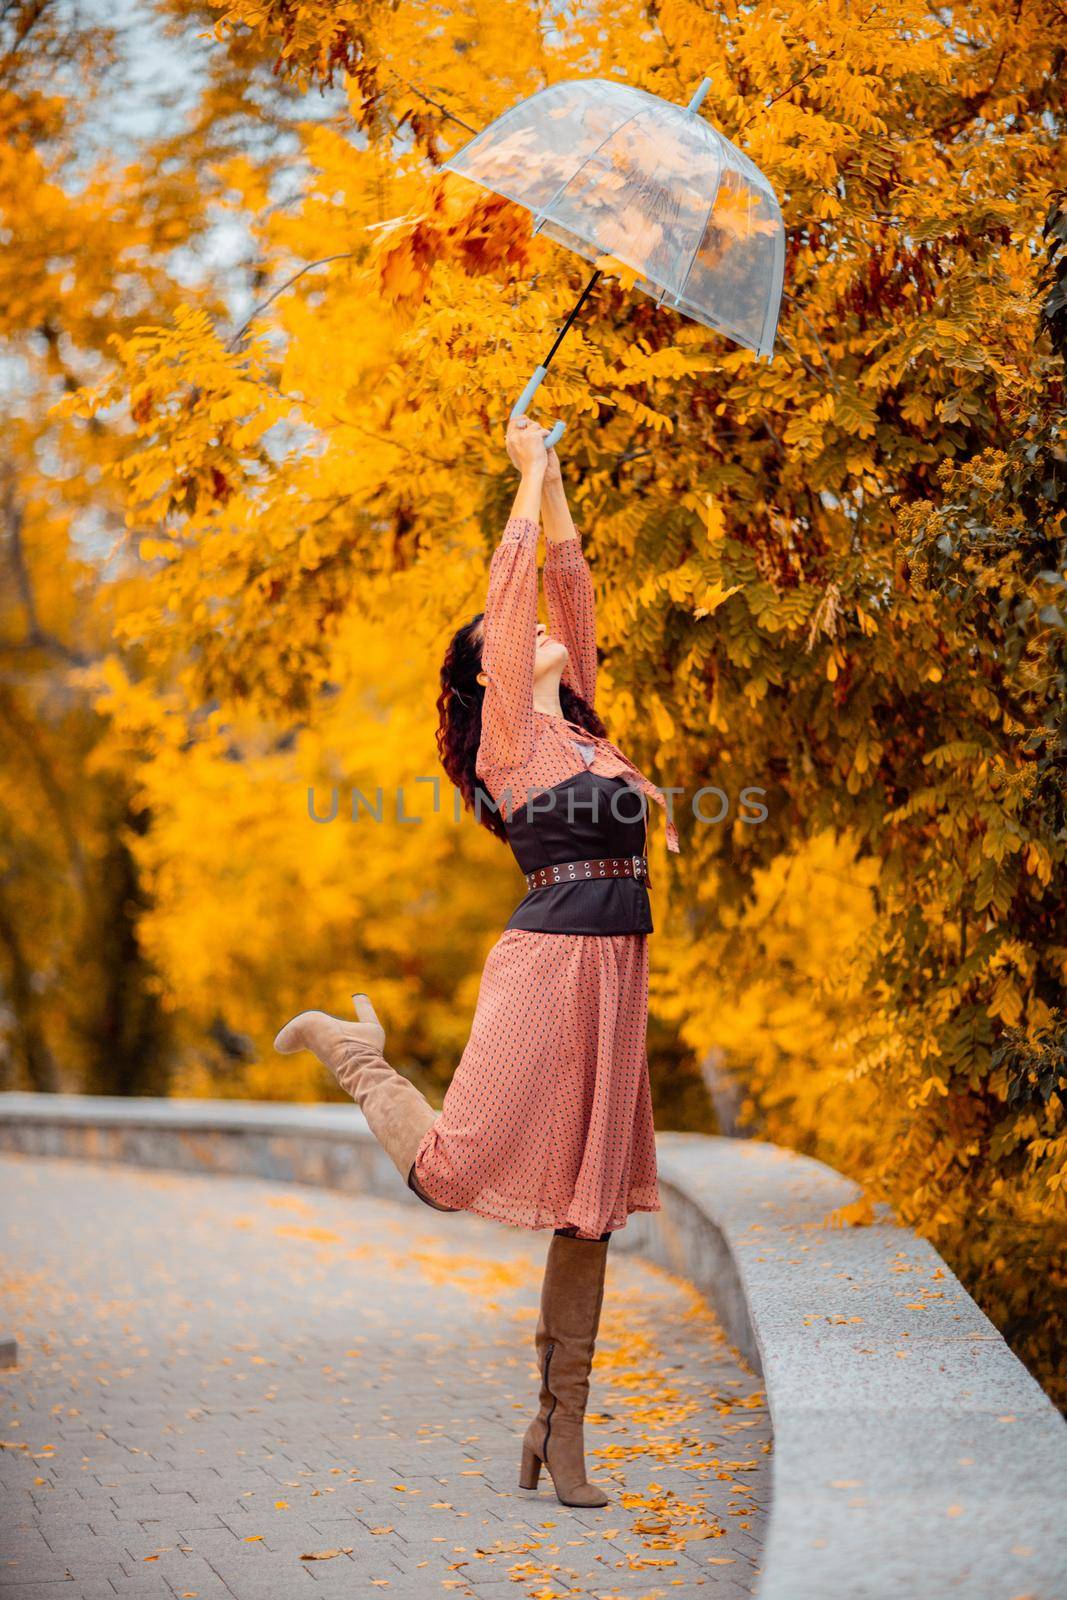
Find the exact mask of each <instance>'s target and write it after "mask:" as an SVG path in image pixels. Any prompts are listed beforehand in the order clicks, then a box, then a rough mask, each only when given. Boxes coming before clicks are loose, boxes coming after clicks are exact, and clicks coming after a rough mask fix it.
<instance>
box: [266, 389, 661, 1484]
mask: <svg viewBox="0 0 1067 1600" xmlns="http://www.w3.org/2000/svg"><path fill="white" fill-rule="evenodd" d="M507 450H508V455H509V456H510V458H511V460H512V462H513V463H514V465H515V466H516V467H517V468H518V470H519V472H520V474H521V481H520V484H519V488H518V491H517V493H516V495H515V499H514V502H513V505H512V508H511V516H510V517H509V519H508V522H507V525H506V526H505V528H504V532H503V535H502V537H501V540H500V543H499V545H498V546H497V549H496V551H495V552H494V555H493V559H492V562H491V564H490V569H489V589H488V595H487V598H486V605H485V611H484V613H480V614H479V615H478V616H476V617H474V618H473V619H472V621H470V622H468V623H466V624H465V626H464V627H462V628H460V629H459V630H458V631H457V633H456V634H455V635H454V636H453V638H452V641H451V643H450V644H449V647H448V651H447V653H446V655H445V660H444V664H443V666H442V668H441V695H440V697H439V700H438V709H439V713H440V725H439V728H438V735H437V742H438V748H439V751H440V754H441V759H442V764H443V765H444V768H445V770H446V772H447V773H448V776H449V777H450V778H451V779H452V781H453V783H454V784H455V785H456V787H457V788H458V789H459V790H460V792H461V793H462V794H463V797H464V801H465V803H466V804H467V806H468V808H470V809H472V810H473V811H474V812H475V815H476V816H477V817H478V819H479V821H481V822H482V823H483V824H484V825H485V826H486V827H487V828H489V829H490V831H491V832H492V833H494V834H496V835H497V836H498V837H499V838H501V839H504V840H506V841H507V843H508V844H509V845H510V847H511V849H512V851H513V853H514V855H515V857H516V859H517V861H518V864H519V866H520V867H521V868H522V870H523V872H524V873H525V874H526V881H527V893H526V895H525V896H524V898H523V899H522V901H521V902H520V904H519V906H518V907H517V908H516V910H515V912H514V913H513V914H512V916H511V918H510V919H509V921H508V923H507V926H506V928H505V929H504V931H503V933H502V935H501V937H500V938H499V939H498V940H497V942H496V944H495V945H494V946H493V948H492V950H490V952H489V955H488V957H487V959H486V963H485V967H484V970H483V972H482V979H481V986H480V989H479V994H478V1003H477V1008H476V1011H475V1016H474V1020H473V1023H472V1027H471V1034H470V1038H469V1040H468V1043H467V1045H466V1048H465V1049H464V1052H463V1055H462V1057H461V1059H460V1062H459V1065H458V1067H457V1068H456V1072H455V1075H454V1076H453V1079H452V1082H451V1083H450V1084H449V1087H448V1090H447V1092H446V1094H445V1097H444V1104H443V1107H442V1110H441V1112H440V1113H439V1114H438V1113H437V1112H435V1111H434V1109H433V1108H432V1107H431V1106H430V1104H429V1102H428V1101H427V1100H426V1099H425V1098H424V1097H423V1095H421V1094H420V1093H419V1091H418V1090H417V1089H416V1088H415V1086H414V1085H413V1084H412V1083H410V1082H408V1080H407V1079H406V1078H403V1077H401V1076H400V1074H399V1073H397V1072H395V1071H394V1070H393V1069H392V1067H390V1066H389V1064H388V1063H387V1062H386V1061H385V1059H384V1056H383V1054H382V1052H383V1049H384V1045H385V1034H384V1031H383V1030H382V1028H381V1025H380V1024H379V1022H378V1019H377V1016H376V1015H375V1012H374V1008H373V1006H372V1005H371V1003H370V1000H369V999H368V998H367V996H366V995H356V996H355V997H354V998H355V1003H356V1014H357V1016H358V1017H359V1021H358V1022H355V1023H351V1022H342V1021H341V1020H339V1019H338V1018H335V1017H329V1016H326V1015H325V1014H324V1013H323V1012H320V1011H306V1012H303V1013H302V1014H301V1015H300V1016H299V1017H296V1018H294V1019H293V1021H292V1022H290V1023H288V1024H287V1025H286V1027H284V1028H283V1029H282V1031H281V1033H279V1035H278V1037H277V1039H276V1040H275V1046H276V1048H277V1049H279V1050H281V1051H286V1052H287V1051H292V1050H299V1049H304V1048H307V1049H311V1050H314V1052H315V1054H316V1055H318V1057H319V1059H320V1060H322V1061H323V1062H324V1063H325V1064H326V1065H327V1066H328V1067H329V1068H330V1070H331V1071H332V1072H333V1073H334V1075H335V1076H336V1077H337V1080H338V1082H339V1083H340V1084H341V1085H342V1087H343V1088H344V1089H346V1090H347V1091H348V1093H350V1094H351V1095H352V1096H353V1097H354V1098H355V1099H356V1100H357V1101H358V1103H359V1104H360V1106H361V1107H362V1109H363V1111H364V1114H365V1116H366V1118H367V1122H368V1124H369V1125H370V1128H371V1130H372V1132H373V1133H374V1134H375V1136H376V1137H377V1138H378V1139H379V1141H380V1142H381V1143H382V1145H383V1146H384V1147H385V1149H386V1150H387V1151H388V1153H389V1155H390V1156H391V1157H392V1159H393V1161H394V1162H395V1164H396V1166H397V1168H398V1170H399V1171H400V1173H401V1175H402V1176H403V1177H404V1178H405V1179H406V1181H407V1183H408V1184H409V1186H410V1187H411V1188H412V1189H413V1191H414V1192H415V1193H416V1194H417V1195H418V1196H419V1197H420V1199H422V1200H424V1201H425V1202H426V1203H427V1204H428V1205H432V1206H434V1207H435V1208H437V1209H438V1210H445V1211H471V1212H476V1213H477V1214H479V1215H481V1216H487V1217H492V1218H494V1219H496V1220H497V1221H501V1222H506V1223H510V1224H511V1225H512V1226H516V1227H523V1228H531V1229H540V1228H549V1227H550V1228H552V1229H553V1234H552V1238H551V1239H550V1241H549V1248H548V1256H547V1260H546V1265H545V1277H544V1283H543V1286H542V1291H541V1306H540V1315H539V1319H538V1325H537V1330H536V1334H535V1348H536V1351H537V1358H538V1368H539V1371H540V1375H541V1394H540V1401H541V1404H540V1410H539V1412H538V1415H537V1417H536V1418H535V1419H534V1420H533V1421H532V1422H531V1423H530V1425H529V1427H528V1428H527V1429H526V1433H525V1436H524V1439H523V1446H522V1462H521V1468H520V1476H519V1484H520V1487H522V1488H526V1489H533V1488H535V1487H536V1486H537V1481H538V1478H539V1476H540V1470H541V1466H542V1464H544V1465H545V1466H547V1468H548V1471H549V1474H550V1476H551V1478H552V1483H553V1487H554V1489H555V1491H556V1495H557V1498H558V1499H559V1500H560V1501H561V1503H562V1504H564V1505H571V1506H602V1505H607V1504H608V1503H609V1501H608V1497H607V1496H606V1495H605V1494H604V1493H603V1492H602V1491H601V1490H600V1489H598V1488H597V1487H596V1486H595V1485H593V1484H591V1483H589V1482H588V1480H587V1478H586V1472H585V1456H584V1446H583V1420H584V1417H585V1411H586V1404H587V1400H588V1394H589V1373H590V1369H591V1367H592V1362H593V1353H594V1349H595V1345H596V1335H597V1330H598V1327H599V1322H600V1308H601V1302H602V1300H603V1296H604V1275H605V1268H606V1264H607V1251H608V1243H609V1240H610V1238H611V1234H612V1232H613V1231H614V1230H615V1229H617V1228H621V1227H623V1226H624V1224H625V1222H626V1218H627V1216H628V1215H629V1213H630V1212H631V1211H657V1210H659V1205H660V1202H659V1191H658V1187H657V1175H656V1146H655V1136H654V1131H653V1125H652V1104H651V1097H650V1093H649V1084H648V1060H647V1056H646V1053H645V1030H646V1025H647V1015H648V949H647V936H648V934H649V933H651V932H652V918H651V914H650V907H649V898H648V887H647V878H648V874H647V861H646V857H645V831H646V823H647V806H646V802H645V797H646V796H649V797H651V798H652V799H654V800H655V801H657V803H658V804H660V805H664V801H663V796H662V795H661V794H660V792H659V791H658V790H657V789H656V788H655V787H654V786H653V785H652V784H651V783H650V782H649V780H648V779H647V778H646V777H645V776H644V775H643V774H642V773H640V772H639V771H638V769H637V768H636V767H635V766H634V765H633V764H632V763H631V762H630V761H628V760H627V759H626V757H625V756H623V755H622V753H621V752H620V751H619V750H618V749H617V748H616V746H615V745H613V744H611V743H610V742H609V740H608V739H607V737H606V732H605V729H604V724H603V723H602V722H601V721H600V718H599V717H598V716H597V713H596V710H595V699H596V673H597V658H596V634H595V626H594V601H593V586H592V581H591V579H590V575H589V569H588V567H587V565H586V562H585V558H584V556H583V554H582V550H581V545H580V543H579V540H578V537H577V534H576V532H575V528H574V523H573V521H572V520H571V516H570V511H569V509H568V506H567V500H566V495H565V493H564V490H563V484H562V479H561V476H560V471H559V462H558V460H557V459H556V455H555V451H549V450H546V448H545V443H544V432H543V430H542V429H541V428H540V427H538V426H537V425H536V424H534V423H533V422H531V421H530V420H529V419H528V418H526V417H519V418H518V419H517V420H515V421H513V422H512V423H511V424H510V425H509V427H508V432H507ZM539 513H543V516H544V523H545V535H546V539H547V551H546V556H545V565H544V582H545V593H546V599H547V602H548V614H549V626H548V628H547V629H546V628H545V627H544V626H543V625H542V624H540V623H539V622H538V621H537V545H538V540H539V533H540V530H539V526H538V515H539ZM667 844H668V848H669V849H671V850H677V849H678V836H677V833H676V831H675V828H674V824H673V822H671V821H670V820H668V822H667Z"/></svg>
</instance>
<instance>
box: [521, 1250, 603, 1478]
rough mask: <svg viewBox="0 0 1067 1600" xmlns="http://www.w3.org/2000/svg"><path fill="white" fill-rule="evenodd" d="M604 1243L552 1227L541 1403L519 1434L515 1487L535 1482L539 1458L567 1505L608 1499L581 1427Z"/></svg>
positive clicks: (538, 1340)
mask: <svg viewBox="0 0 1067 1600" xmlns="http://www.w3.org/2000/svg"><path fill="white" fill-rule="evenodd" d="M608 1243H609V1241H608V1240H607V1239H579V1238H576V1237H575V1236H574V1235H568V1234H562V1233H554V1234H553V1235H552V1238H551V1239H550V1241H549V1245H548V1257H547V1260H546V1262H545V1277H544V1283H543V1285H542V1288H541V1310H540V1316H539V1318H538V1323H537V1331H536V1334H535V1336H534V1342H535V1347H536V1350H537V1364H538V1368H539V1370H540V1373H541V1408H540V1411H539V1412H538V1415H537V1416H536V1417H535V1418H534V1420H533V1422H531V1423H530V1425H529V1427H528V1428H527V1429H526V1433H525V1435H524V1437H523V1441H522V1464H521V1468H520V1472H519V1487H520V1488H521V1489H536V1487H537V1481H538V1478H539V1477H540V1474H541V1466H542V1463H543V1464H544V1465H545V1466H546V1467H547V1468H548V1470H549V1474H550V1475H551V1478H552V1485H553V1488H554V1489H555V1491H556V1498H557V1499H558V1500H559V1501H560V1503H561V1504H562V1505H565V1506H606V1505H610V1503H611V1502H610V1499H609V1497H608V1496H607V1495H606V1494H604V1492H603V1491H602V1490H601V1489H598V1488H597V1487H596V1485H595V1484H592V1483H590V1482H589V1481H588V1479H587V1477H586V1472H585V1447H584V1431H583V1422H584V1418H585V1410H586V1405H587V1402H588V1398H589V1373H590V1369H591V1367H592V1365H593V1354H594V1351H595V1348H596V1336H597V1330H598V1328H599V1326H600V1308H601V1305H602V1303H603V1299H604V1275H605V1271H606V1268H607V1259H608Z"/></svg>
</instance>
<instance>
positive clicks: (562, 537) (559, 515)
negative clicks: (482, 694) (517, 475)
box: [541, 451, 597, 707]
mask: <svg viewBox="0 0 1067 1600" xmlns="http://www.w3.org/2000/svg"><path fill="white" fill-rule="evenodd" d="M554 454H555V452H554V451H551V452H549V460H550V462H551V459H552V456H554ZM541 511H542V515H543V517H544V519H545V539H546V543H547V549H546V552H545V566H544V585H545V600H546V602H547V604H548V631H549V633H550V634H551V635H552V637H553V638H554V639H559V640H560V641H561V642H562V643H563V644H565V645H566V646H567V653H568V658H569V659H568V661H567V665H566V667H565V668H564V669H563V681H564V683H568V684H570V686H571V688H572V689H575V690H577V692H578V694H580V695H581V697H582V699H583V700H585V701H586V702H587V703H588V704H589V705H590V706H593V707H595V705H596V670H597V660H596V601H595V599H594V595H593V580H592V578H591V577H590V574H589V566H588V564H587V562H586V559H585V556H584V554H583V552H582V546H581V541H580V540H579V538H578V535H577V533H576V532H575V528H574V523H573V521H572V519H571V513H570V507H569V506H568V505H567V496H566V494H565V492H564V489H563V482H562V479H561V478H559V476H558V470H557V472H556V473H553V470H552V467H551V465H550V468H549V471H548V473H547V474H546V477H545V482H544V487H543V490H542V495H541Z"/></svg>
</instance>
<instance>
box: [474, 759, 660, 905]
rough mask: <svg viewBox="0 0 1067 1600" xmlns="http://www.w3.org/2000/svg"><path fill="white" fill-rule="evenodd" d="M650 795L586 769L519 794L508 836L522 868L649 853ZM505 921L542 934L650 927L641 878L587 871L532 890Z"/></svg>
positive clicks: (508, 822)
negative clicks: (573, 879)
mask: <svg viewBox="0 0 1067 1600" xmlns="http://www.w3.org/2000/svg"><path fill="white" fill-rule="evenodd" d="M645 812H646V806H645V797H644V795H643V794H642V793H641V792H640V790H637V789H634V788H633V787H632V786H631V785H630V784H628V783H627V782H626V780H625V779H624V778H604V777H600V776H599V775H598V774H596V773H593V772H589V771H585V772H577V773H575V775H574V776H573V777H572V778H567V779H566V780H565V781H564V782H563V783H557V784H553V785H552V787H551V788H545V789H542V790H540V791H539V792H535V793H534V794H533V795H532V797H531V799H530V800H529V802H528V803H525V802H524V800H523V797H522V796H521V795H520V796H518V797H517V798H516V803H515V809H514V814H513V816H512V818H511V820H510V821H508V819H507V816H506V815H505V817H504V825H505V828H506V829H507V835H508V843H509V844H510V845H511V849H512V851H513V853H514V856H515V859H516V861H517V862H518V863H519V866H520V867H521V868H522V870H523V872H535V871H536V870H537V869H538V868H539V867H546V866H555V865H557V864H558V863H560V862H563V861H585V860H589V859H599V858H600V857H602V856H631V855H638V856H640V855H644V854H645V840H646V830H647V820H648V819H647V816H646V814H645ZM506 926H507V927H508V928H526V929H529V930H532V931H534V932H540V933H594V934H596V933H599V934H607V933H652V932H653V927H652V907H651V903H650V900H649V894H648V889H647V888H646V886H645V884H644V882H643V880H642V879H640V878H583V879H579V880H578V881H577V882H568V883H553V884H549V885H548V886H547V887H545V888H542V889H530V890H528V891H527V893H526V896H525V898H524V899H523V900H522V901H520V903H519V905H518V906H517V907H516V908H515V910H514V911H513V912H512V914H511V917H510V919H509V920H508V922H507V924H506Z"/></svg>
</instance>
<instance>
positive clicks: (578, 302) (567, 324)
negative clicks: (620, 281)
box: [541, 267, 600, 371]
mask: <svg viewBox="0 0 1067 1600" xmlns="http://www.w3.org/2000/svg"><path fill="white" fill-rule="evenodd" d="M599 277H600V268H599V267H598V268H597V270H596V271H595V272H594V273H593V276H592V277H591V278H590V280H589V282H588V283H587V284H586V286H585V288H584V289H583V290H582V292H581V294H580V295H579V296H578V298H577V300H576V301H575V302H574V305H573V306H572V307H571V309H570V313H569V315H568V317H567V320H566V322H565V323H564V324H563V326H562V328H561V329H560V330H559V332H558V333H557V334H556V340H555V343H554V344H553V346H552V348H551V350H550V351H549V352H548V354H547V356H546V357H545V359H544V360H543V361H542V363H541V365H542V366H543V367H544V368H545V369H546V371H547V369H548V366H549V363H550V362H551V360H552V357H553V356H554V355H555V353H556V351H557V350H558V349H559V347H560V344H561V343H562V342H563V336H564V334H565V333H566V332H567V329H568V328H569V327H570V325H571V323H572V322H573V321H574V319H575V317H576V316H577V315H578V313H579V311H580V310H581V309H582V302H583V300H584V299H585V297H586V295H587V294H588V293H589V291H590V289H591V288H592V287H593V285H594V283H595V282H596V281H597V279H598V278H599Z"/></svg>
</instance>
